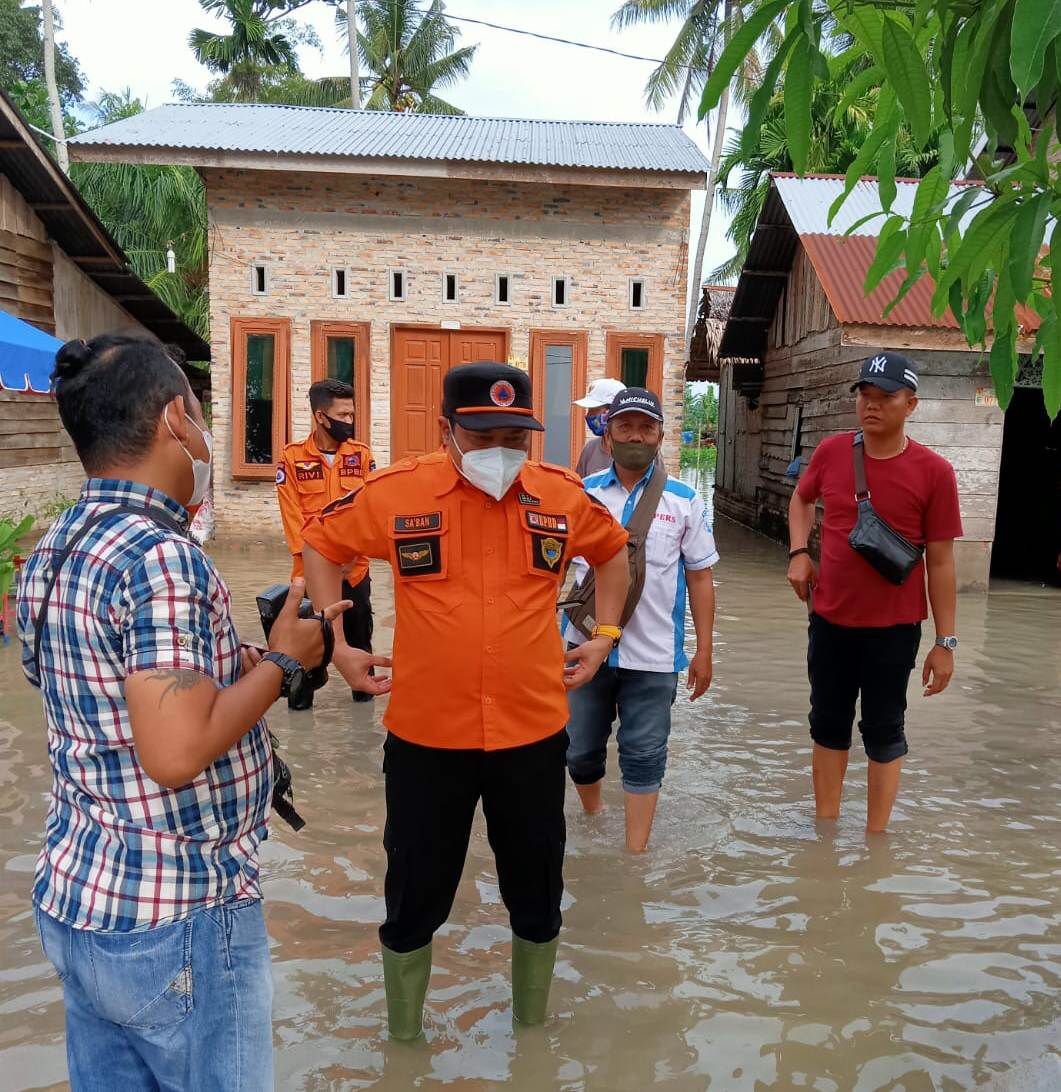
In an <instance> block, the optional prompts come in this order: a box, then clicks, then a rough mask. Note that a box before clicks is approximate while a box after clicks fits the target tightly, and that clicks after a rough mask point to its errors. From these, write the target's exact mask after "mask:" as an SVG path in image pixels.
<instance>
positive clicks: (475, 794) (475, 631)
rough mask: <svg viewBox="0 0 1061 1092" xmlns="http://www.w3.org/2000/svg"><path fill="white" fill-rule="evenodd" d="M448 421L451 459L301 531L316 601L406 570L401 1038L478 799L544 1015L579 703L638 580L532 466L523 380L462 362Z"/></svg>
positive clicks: (561, 486) (402, 606)
mask: <svg viewBox="0 0 1061 1092" xmlns="http://www.w3.org/2000/svg"><path fill="white" fill-rule="evenodd" d="M439 426H440V429H441V433H442V449H441V450H439V451H436V452H433V453H432V454H430V455H425V456H422V457H420V458H409V459H404V460H402V461H400V462H398V463H396V464H394V465H393V466H390V467H388V468H387V469H386V470H381V471H378V472H377V473H375V474H372V475H370V476H369V478H368V480H367V481H366V482H365V483H364V485H363V486H361V487H360V488H357V489H355V491H353V492H352V493H350V494H348V495H347V496H346V497H343V498H342V499H340V500H338V501H335V502H334V503H332V504H330V505H328V506H327V507H326V508H325V509H324V510H323V511H322V512H321V514H320V515H319V516H318V517H316V518H314V519H313V520H311V521H310V523H309V524H308V525H307V526H306V527H305V529H304V531H303V541H304V545H303V559H304V562H305V566H306V579H307V584H308V586H309V591H310V594H311V596H312V597H313V600H314V602H316V601H318V600H320V601H323V600H324V599H325V598H326V597H327V596H328V595H329V594H331V590H332V589H334V590H336V592H337V591H338V589H339V587H340V585H341V579H342V566H343V565H344V564H346V563H347V562H348V561H349V560H350V559H351V558H352V557H355V556H357V555H362V556H365V557H376V558H381V559H384V560H386V561H389V562H390V564H391V568H392V570H393V573H394V601H395V628H394V651H393V660H394V673H393V689H392V691H391V699H390V704H389V706H388V709H387V712H386V714H385V716H384V724H385V725H386V727H387V730H388V734H387V740H386V743H385V745H384V756H385V757H384V776H385V779H386V796H387V825H386V830H385V833H384V839H383V841H384V846H385V848H386V850H387V878H386V882H385V893H386V903H387V919H386V921H385V922H384V923H383V926H382V927H381V929H380V941H381V943H382V947H383V973H384V982H385V985H386V990H387V1016H388V1023H389V1027H390V1033H391V1036H392V1037H394V1038H396V1039H412V1038H415V1037H416V1036H418V1035H419V1034H420V1031H421V1026H422V1015H423V1003H424V996H425V993H426V991H427V984H428V978H429V975H430V972H431V938H432V936H433V935H434V933H435V931H436V930H437V929H438V928H439V927H440V926H441V925H442V924H443V923H444V922H445V920H446V918H447V917H448V916H449V912H450V908H451V906H452V904H453V897H454V894H455V893H456V890H457V884H458V882H459V880H460V876H461V871H462V869H463V867H464V858H465V855H466V853H467V849H468V839H469V836H470V833H471V825H472V819H473V816H474V814H475V809H476V806H477V805H478V803H479V801H480V800H482V804H483V812H484V815H485V817H486V825H487V833H488V835H489V839H490V845H491V847H492V849H493V851H494V856H495V859H496V862H497V877H498V885H499V887H500V889H501V898H502V899H503V900H504V903H505V906H506V907H507V909H508V912H509V920H510V923H511V927H512V933H513V938H512V999H513V1015H514V1016H515V1018H516V1019H517V1020H518V1021H519V1022H521V1023H525V1024H536V1023H541V1021H542V1020H543V1019H544V1018H545V1011H546V1003H547V1000H548V994H549V984H550V981H551V979H552V970H553V963H554V960H555V958H556V947H557V936H558V934H559V931H560V898H561V894H562V892H563V876H562V866H563V856H564V840H565V827H564V782H565V773H564V755H565V753H566V751H567V734H566V732H565V730H564V725H565V724H566V722H567V716H568V713H567V691H568V690H571V689H575V688H577V687H579V686H581V685H583V684H584V683H586V682H588V681H589V680H590V679H591V678H592V677H593V675H594V674H595V673H596V671H597V669H598V667H599V666H600V665H601V663H602V662H603V661H604V660H605V659H606V658H607V656H608V654H609V652H610V651H611V650H612V647H613V645H614V643H615V641H617V640H618V638H619V636H620V635H621V631H620V630H619V628H618V624H617V623H618V621H619V615H620V612H621V610H622V605H623V602H624V600H625V597H626V591H627V586H628V582H629V572H628V565H627V559H626V554H627V551H626V549H625V546H626V541H627V535H626V532H625V531H624V530H623V529H622V528H621V527H620V526H619V525H618V524H617V523H616V521H615V520H614V519H612V517H611V516H610V515H609V514H608V512H607V510H606V509H605V508H603V507H602V506H601V505H599V504H594V503H593V501H592V500H591V499H590V498H589V497H588V496H587V495H586V494H585V492H584V491H583V489H582V483H581V481H579V479H578V478H577V477H576V476H575V475H574V474H571V473H570V472H569V471H567V470H562V469H560V468H559V467H555V466H549V465H546V464H542V463H536V462H530V461H528V458H527V455H528V451H529V449H530V439H531V434H532V433H533V432H540V431H542V426H541V425H540V424H539V423H538V422H537V421H536V420H535V419H534V414H533V408H532V401H531V385H530V380H529V378H528V376H527V375H526V373H524V372H522V371H520V370H519V369H518V368H512V367H509V366H508V365H506V364H494V363H480V364H467V365H464V366H462V367H458V368H454V369H453V370H452V371H450V372H449V373H448V374H447V375H446V378H445V381H444V387H443V403H442V416H441V417H440V418H439ZM577 555H581V556H582V557H585V558H586V559H587V560H588V562H589V564H591V565H592V566H594V568H595V571H596V575H597V600H596V615H597V626H596V632H595V635H594V639H593V640H590V641H588V642H587V643H586V644H585V645H583V646H582V647H581V648H580V649H578V650H577V651H576V652H573V653H570V654H568V655H566V657H565V653H564V649H563V645H562V643H561V641H560V634H559V632H558V630H557V626H556V600H557V593H558V591H559V587H560V583H561V581H562V578H563V573H564V570H565V569H566V567H567V564H568V562H569V561H570V559H571V558H572V557H575V556H577ZM331 601H333V600H329V602H331ZM342 636H343V635H342V632H341V629H339V628H338V627H337V629H336V648H335V654H334V656H333V659H332V663H333V664H334V666H335V667H336V668H337V669H338V670H339V671H340V672H342V673H343V674H344V675H346V674H347V671H349V672H350V674H349V676H348V677H349V680H350V682H351V685H358V680H359V679H363V674H364V669H363V663H360V664H359V663H358V658H357V656H356V655H353V654H351V650H350V648H349V647H348V646H347V645H346V644H345V642H343V640H342ZM565 664H566V666H565Z"/></svg>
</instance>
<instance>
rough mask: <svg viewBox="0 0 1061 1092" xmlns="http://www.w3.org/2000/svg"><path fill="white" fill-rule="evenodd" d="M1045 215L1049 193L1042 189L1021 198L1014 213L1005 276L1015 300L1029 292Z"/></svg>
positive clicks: (1044, 224)
mask: <svg viewBox="0 0 1061 1092" xmlns="http://www.w3.org/2000/svg"><path fill="white" fill-rule="evenodd" d="M1049 215H1050V197H1049V195H1048V194H1045V193H1039V194H1036V195H1035V196H1034V197H1032V198H1031V199H1030V200H1028V201H1024V202H1022V204H1021V206H1020V210H1019V211H1018V213H1017V219H1016V221H1015V222H1014V224H1013V234H1012V236H1011V237H1010V241H1009V278H1010V283H1011V284H1012V286H1013V295H1014V297H1015V298H1016V299H1018V300H1021V301H1024V300H1026V299H1027V298H1028V296H1029V295H1031V290H1032V275H1033V274H1034V272H1035V264H1036V261H1037V260H1038V258H1039V249H1040V247H1041V246H1042V245H1043V235H1044V233H1045V232H1046V218H1047V216H1049Z"/></svg>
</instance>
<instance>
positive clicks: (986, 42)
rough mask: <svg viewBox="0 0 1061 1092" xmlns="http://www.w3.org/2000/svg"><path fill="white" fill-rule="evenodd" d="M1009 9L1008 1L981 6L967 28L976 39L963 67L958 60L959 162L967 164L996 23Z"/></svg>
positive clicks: (955, 101)
mask: <svg viewBox="0 0 1061 1092" xmlns="http://www.w3.org/2000/svg"><path fill="white" fill-rule="evenodd" d="M1006 6H1007V0H990V2H989V3H985V4H982V5H981V6H980V7H979V8H978V9H977V14H976V16H975V17H973V18H970V19H969V21H968V26H969V27H972V28H975V30H974V31H973V32H972V33H973V35H974V36H973V40H972V43H971V45H970V47H969V53H968V57H967V59H966V60H965V62H964V63H963V64H962V66H961V67H959V66H958V61H957V57H955V64H954V71H953V73H952V78H953V80H954V87H953V91H952V98H953V102H952V104H951V109H952V110H953V112H954V115H955V118H956V122H957V124H956V127H955V130H954V156H955V158H956V159H957V161H958V162H959V163H963V162H965V160H966V159H968V157H969V151H970V145H971V144H972V135H973V124H974V122H975V120H976V105H977V101H978V100H979V97H980V89H981V87H982V86H983V82H984V73H985V72H986V70H987V62H988V58H989V56H990V51H991V46H992V43H993V41H994V33H995V24H996V23H997V22H998V17H999V15H1001V14H1002V10H1003V9H1004V8H1005V7H1006ZM963 33H964V32H963Z"/></svg>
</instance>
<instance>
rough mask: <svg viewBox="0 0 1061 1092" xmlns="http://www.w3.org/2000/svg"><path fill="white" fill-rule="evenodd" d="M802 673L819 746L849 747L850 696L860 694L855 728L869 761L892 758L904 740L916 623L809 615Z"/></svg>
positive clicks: (813, 734) (899, 755) (903, 751)
mask: <svg viewBox="0 0 1061 1092" xmlns="http://www.w3.org/2000/svg"><path fill="white" fill-rule="evenodd" d="M809 634H810V637H809V641H808V645H807V674H808V675H809V677H810V704H811V709H810V734H811V738H812V739H813V740H814V742H815V743H817V744H818V745H819V746H820V747H827V748H828V749H829V750H831V751H846V750H849V749H850V747H851V730H852V726H853V724H854V720H855V702H856V701H858V698H859V696H860V695H861V697H862V719H861V720H860V721H859V722H858V730H859V732H861V733H862V743H863V745H864V746H865V748H866V754H867V755H868V756H869V758H870V759H872V760H873V761H874V762H894V761H895V759H897V758H902V757H903V755H905V754H906V753H907V752H908V751H909V749H910V748H909V747H908V746H907V743H906V688H907V685H908V683H909V682H910V673H911V672H912V671H913V669H914V664H915V663H916V662H917V650H918V646H919V645H920V644H921V624H920V623H916V624H912V625H898V626H881V627H880V628H879V629H874V628H868V627H865V628H859V627H855V626H838V625H836V624H834V623H833V622H827V621H826V620H825V619H824V618H822V617H821V616H820V615H817V614H812V615H811V616H810V627H809Z"/></svg>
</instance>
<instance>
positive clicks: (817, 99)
mask: <svg viewBox="0 0 1061 1092" xmlns="http://www.w3.org/2000/svg"><path fill="white" fill-rule="evenodd" d="M852 75H853V73H852V72H851V71H848V72H847V73H845V75H844V76H842V77H841V78H839V79H837V80H834V81H831V82H830V83H824V84H815V86H814V90H813V93H812V94H813V97H812V99H811V139H810V157H809V159H808V161H807V170H808V171H809V172H812V173H815V174H843V173H845V172H846V171H847V168H848V167H849V166H850V165H851V162H852V161H853V160H854V158H855V156H856V155H857V154H858V152H859V150H860V149H861V147H862V145H863V143H864V142H865V140H866V137H867V136H868V135H869V132H870V130H871V129H872V127H873V118H874V115H875V113H876V92H875V91H870V92H867V93H866V94H865V95H861V96H859V98H857V99H856V100H855V101H854V102H853V103H851V104H850V105H849V106H847V107H846V109H845V110H844V112H843V114H842V115H841V116H840V117H837V116H836V109H837V107H838V105H839V104H840V100H841V98H842V97H843V95H844V93H845V91H846V90H847V87H848V85H849V84H850V82H851V78H852ZM937 158H938V148H937V144H936V141H935V139H934V138H933V139H932V140H930V142H929V144H928V145H927V146H926V147H925V148H924V150H922V151H919V150H918V149H917V148H916V147H915V145H914V142H913V139H912V138H911V136H910V134H909V131H908V130H907V129H906V128H905V127H902V128H900V130H899V135H898V139H897V140H896V147H895V170H896V174H897V175H899V176H905V177H908V178H918V177H920V176H921V175H923V174H924V173H925V172H926V171H928V170H929V169H930V168H931V167H932V166H933V164H934V163H935V162H936V160H937ZM738 170H739V171H740V180H739V182H738V183H737V185H736V186H735V187H733V188H730V186H729V177H730V175H731V174H732V173H733V172H734V171H738ZM791 170H792V157H791V155H790V153H789V150H788V132H787V130H786V127H785V117H784V103H783V91H782V89H781V88H778V91H777V93H776V94H775V95H774V97H773V98H772V99H771V101H770V105H769V107H768V108H767V112H766V116H765V118H764V120H763V128H762V131H761V133H760V134H759V144H758V147H757V148H756V149H755V150H754V151H753V152H752V154H751V155H745V154H744V153H743V152H742V150H741V139H740V136H737V137H735V138H734V139H733V140H731V141H730V143H729V145H728V147H727V148H726V151H725V156H724V158H723V161H722V164H721V168H720V171H719V178H720V180H721V182H722V188H721V190H720V200H721V201H722V204H723V207H724V208H726V209H727V211H729V212H730V213H731V214H732V221H731V223H730V226H729V231H728V232H727V238H728V239H730V240H731V241H732V242H733V243H734V244H735V246H736V248H737V251H736V253H735V254H734V255H733V257H732V258H730V259H729V260H728V261H726V262H723V263H722V264H721V265H720V266H718V267H717V268H716V269H713V270H712V271H711V273H710V274H709V278H710V280H711V281H714V282H719V283H725V282H727V281H732V280H734V279H735V278H736V277H737V276H739V275H740V271H741V268H742V267H743V265H744V259H745V258H746V256H747V254H748V247H749V245H750V244H751V238H752V234H753V233H754V231H755V225H756V224H757V223H758V220H759V213H760V212H761V211H762V208H763V203H764V202H765V201H766V197H767V194H768V193H769V192H770V174H771V172H773V171H791Z"/></svg>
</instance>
